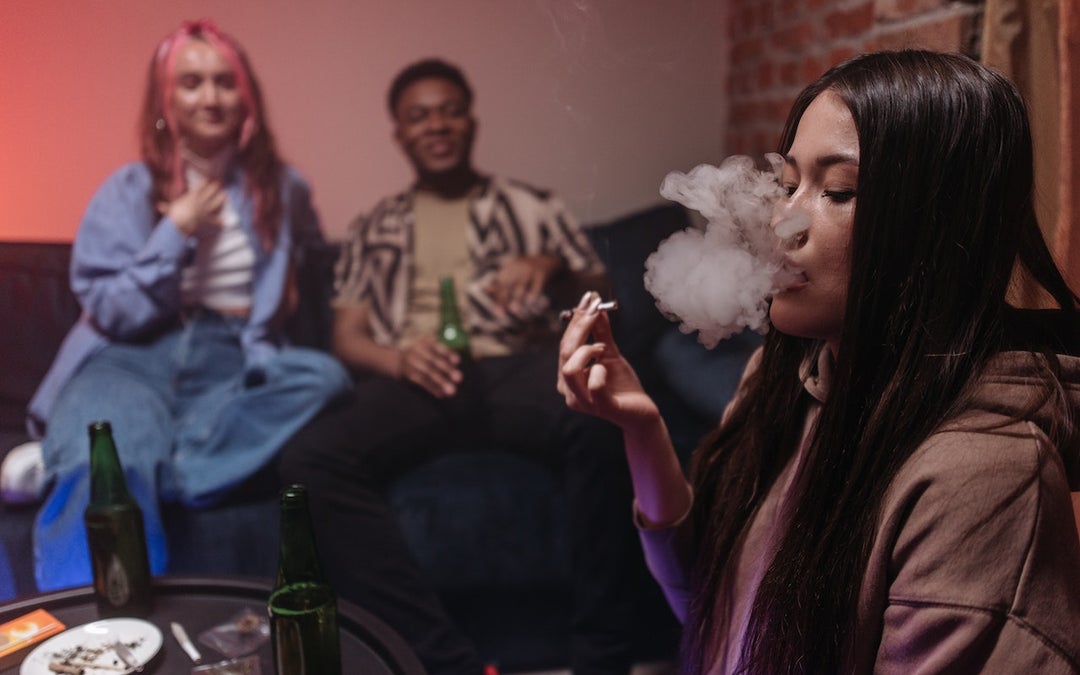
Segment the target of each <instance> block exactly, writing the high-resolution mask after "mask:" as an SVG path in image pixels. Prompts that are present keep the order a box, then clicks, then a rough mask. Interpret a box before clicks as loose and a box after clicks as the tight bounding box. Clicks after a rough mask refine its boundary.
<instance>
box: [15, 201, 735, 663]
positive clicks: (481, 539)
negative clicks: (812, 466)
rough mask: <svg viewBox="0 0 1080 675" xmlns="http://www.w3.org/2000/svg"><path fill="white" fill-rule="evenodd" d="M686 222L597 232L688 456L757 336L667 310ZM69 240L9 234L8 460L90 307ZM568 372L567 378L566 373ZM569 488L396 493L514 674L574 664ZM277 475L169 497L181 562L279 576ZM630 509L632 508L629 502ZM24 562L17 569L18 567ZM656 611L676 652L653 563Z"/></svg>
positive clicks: (302, 315)
mask: <svg viewBox="0 0 1080 675" xmlns="http://www.w3.org/2000/svg"><path fill="white" fill-rule="evenodd" d="M686 225H687V219H686V215H685V213H684V212H683V211H682V210H681V208H679V207H677V206H673V205H663V206H658V207H655V208H652V209H648V210H645V211H642V212H638V213H635V214H631V215H629V216H627V217H625V218H620V219H617V220H615V221H612V222H610V223H603V224H599V225H597V226H595V227H591V228H589V229H588V233H589V237H590V239H591V240H592V242H593V244H594V246H595V247H596V249H597V251H598V253H599V254H600V256H601V258H603V259H604V261H605V263H606V264H607V265H608V267H609V270H610V271H611V281H612V288H611V289H603V290H604V291H605V292H604V295H605V297H608V296H610V295H613V296H614V297H616V298H617V299H618V300H619V303H620V309H619V310H618V311H617V312H616V313H615V314H614V315H613V320H614V322H615V331H616V333H617V337H618V338H619V341H620V344H621V346H622V349H623V351H624V353H625V354H626V355H627V357H628V359H630V361H631V362H632V363H633V364H634V366H635V368H636V369H637V370H638V373H639V375H640V376H641V378H642V381H643V383H644V384H645V386H646V387H647V388H648V390H649V391H650V393H652V394H653V396H654V397H655V398H656V399H657V401H658V403H659V404H660V406H661V409H662V411H663V413H664V415H665V419H666V420H667V422H668V425H669V427H670V429H671V431H672V435H673V438H674V440H675V443H676V446H677V448H678V450H679V451H680V453H681V454H682V455H683V456H684V457H685V456H686V455H687V454H688V453H689V450H690V449H691V448H692V447H693V445H694V443H695V442H696V440H697V439H698V438H699V437H700V436H701V435H702V434H703V433H704V432H705V431H706V430H707V429H708V427H709V425H710V424H711V423H712V421H713V420H715V418H716V416H717V415H718V413H719V410H720V409H721V408H722V406H723V404H724V403H725V402H726V400H727V398H728V397H729V395H730V392H731V391H732V389H733V387H734V384H735V382H736V380H737V378H738V375H739V373H740V372H741V369H742V366H743V363H744V362H745V359H746V357H747V355H748V354H749V352H750V351H751V350H752V348H753V346H754V344H756V339H755V338H753V337H745V338H738V339H736V340H734V341H731V342H729V343H726V344H724V345H722V347H721V348H718V349H717V350H713V351H711V352H710V351H706V350H705V349H704V348H702V347H701V346H700V345H698V344H697V343H696V342H695V341H694V339H693V337H692V336H686V335H683V334H681V333H679V332H678V330H677V329H676V327H675V326H674V324H672V323H670V322H668V321H667V320H665V319H664V318H663V317H661V316H660V314H659V313H658V312H657V310H656V308H655V306H654V305H653V303H652V300H651V298H650V296H649V295H648V293H647V292H646V291H645V290H644V288H643V285H642V270H643V265H644V260H645V258H646V257H647V256H648V254H649V253H651V252H652V251H653V250H655V249H656V246H657V244H658V243H659V242H660V241H661V240H662V239H663V238H664V237H666V236H667V235H669V234H671V233H672V232H674V231H676V230H678V229H681V228H683V227H685V226H686ZM336 251H337V249H336V247H335V246H334V245H327V246H325V247H320V248H318V249H314V250H310V251H308V252H307V253H306V256H305V260H306V263H305V265H304V268H303V270H302V271H301V274H300V279H299V281H300V285H301V296H302V298H303V301H302V306H301V309H300V311H299V313H298V314H297V316H296V317H295V318H294V319H293V321H292V324H291V326H290V335H291V337H292V339H293V341H294V342H296V343H299V344H304V345H309V346H314V347H319V348H326V347H327V345H328V339H329V337H328V336H329V326H330V319H331V313H330V309H329V305H328V300H329V295H330V292H331V280H332V264H333V261H334V259H335V257H336ZM69 257H70V246H69V245H68V244H41V243H14V242H0V321H2V324H3V326H4V328H3V330H2V332H0V456H2V455H3V454H4V453H6V452H7V451H8V450H9V449H10V448H12V447H14V446H15V445H17V444H18V443H20V442H22V441H24V440H26V436H25V432H24V431H23V412H24V409H25V406H26V402H27V401H28V399H29V397H30V395H31V394H32V393H33V391H34V388H35V387H36V385H37V383H38V381H39V380H40V378H41V377H42V375H43V373H44V372H45V370H46V368H47V367H48V365H49V363H50V362H51V360H52V357H53V356H54V354H55V353H56V350H57V347H58V346H59V343H60V340H61V339H62V338H63V336H64V334H65V333H66V331H67V329H68V328H69V327H70V325H71V324H72V322H74V320H75V318H76V316H77V315H78V305H77V304H76V302H75V299H74V298H73V297H72V295H71V293H70V291H69V290H68V262H69ZM552 379H554V373H553V374H552ZM560 489H561V488H560V484H559V482H558V480H557V479H556V477H555V476H553V475H551V474H549V473H548V472H547V471H546V470H544V469H542V468H540V467H538V466H535V465H533V464H530V463H528V462H525V461H524V460H521V459H517V458H515V457H510V456H506V455H503V454H495V453H484V452H479V451H478V452H477V453H475V454H464V455H455V456H453V457H448V458H444V459H441V460H439V461H436V462H433V463H431V464H429V465H426V466H424V467H422V468H420V469H419V470H417V471H415V472H413V473H411V474H409V475H407V476H405V477H404V478H403V479H401V480H400V481H399V482H398V483H397V484H396V485H395V486H394V487H393V489H392V492H391V495H390V499H391V502H392V504H393V506H394V509H395V511H396V512H397V514H398V516H399V518H400V520H401V523H402V525H403V528H404V530H405V533H406V536H407V537H408V539H409V541H410V544H411V545H412V547H413V548H414V550H415V552H416V554H417V556H418V558H419V559H420V561H421V564H422V566H423V567H424V568H425V569H426V570H427V571H428V572H429V574H430V576H431V579H432V580H433V582H434V583H435V585H436V587H437V588H438V590H439V591H440V593H441V594H442V596H443V597H444V599H445V601H446V603H447V606H448V608H449V610H450V611H451V613H452V614H453V615H454V616H455V618H456V619H457V620H458V621H459V622H460V623H461V625H462V626H463V627H464V628H465V630H466V631H467V632H468V633H469V634H470V635H472V636H473V638H474V639H475V641H476V642H477V644H478V646H479V647H480V649H481V651H482V653H483V655H484V656H485V657H486V658H489V659H491V660H493V661H496V662H498V663H499V664H500V665H501V666H502V668H503V669H504V670H520V669H533V668H549V667H558V666H561V665H565V663H566V654H567V636H568V607H569V582H568V577H569V562H568V558H569V555H568V551H567V543H566V537H565V525H566V519H567V517H568V516H567V514H566V513H565V510H564V508H563V506H562V501H561V499H560ZM275 494H276V484H275V481H274V478H273V472H272V470H271V469H268V470H267V471H265V472H263V474H262V475H258V476H255V477H253V478H252V479H251V480H250V481H249V482H248V483H247V484H245V485H244V486H242V487H241V488H239V489H238V490H237V491H236V493H235V494H233V495H232V496H231V497H230V498H229V499H228V500H227V501H226V502H225V503H223V504H220V505H218V506H216V507H213V508H209V509H205V510H198V511H196V510H188V509H184V508H181V507H177V506H169V507H166V510H165V514H164V515H165V522H166V528H167V531H168V535H169V541H170V551H171V555H172V560H171V564H170V573H173V574H185V575H190V574H205V575H213V576H244V577H254V578H261V579H264V580H270V579H271V578H272V577H273V574H274V572H275V569H276V564H277V507H276V499H275ZM0 509H2V510H0V543H2V544H3V547H4V548H6V552H7V553H6V558H5V556H4V555H2V554H3V550H2V549H0V599H2V597H3V595H4V594H5V593H6V594H8V595H11V594H15V595H26V594H29V593H33V592H34V591H35V589H34V586H33V577H32V572H31V553H30V551H31V545H30V531H31V526H32V522H33V518H34V514H35V507H33V506H11V505H3V506H0ZM627 517H629V505H627ZM9 567H10V570H9V569H8V568H9ZM640 586H641V595H642V598H641V602H642V603H643V604H642V610H641V611H642V613H643V615H645V616H647V617H648V620H647V621H646V622H644V623H645V624H646V625H644V626H643V631H642V632H643V635H642V639H641V641H640V653H639V656H640V658H642V659H654V658H665V657H670V656H671V654H672V653H673V650H674V646H675V641H676V639H677V625H676V623H675V621H674V619H673V618H672V616H671V614H670V612H669V610H667V608H666V606H665V605H664V604H663V600H662V599H661V596H660V594H659V592H658V591H657V589H656V587H655V584H653V583H652V582H651V580H649V579H648V578H647V577H646V575H645V574H644V572H642V580H641V584H640Z"/></svg>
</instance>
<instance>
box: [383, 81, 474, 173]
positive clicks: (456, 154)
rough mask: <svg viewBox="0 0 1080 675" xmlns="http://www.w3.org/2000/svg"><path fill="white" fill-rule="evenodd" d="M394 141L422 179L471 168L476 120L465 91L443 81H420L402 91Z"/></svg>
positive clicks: (395, 111)
mask: <svg viewBox="0 0 1080 675" xmlns="http://www.w3.org/2000/svg"><path fill="white" fill-rule="evenodd" d="M394 124H395V127H394V139H395V140H396V141H397V142H398V145H400V146H401V149H402V150H403V151H404V152H405V155H406V156H407V157H408V158H409V161H410V162H411V163H412V165H413V167H414V168H415V169H416V172H417V173H418V174H420V175H421V176H430V175H438V174H443V173H447V172H451V171H455V170H458V169H462V168H465V167H468V166H469V160H470V155H471V153H472V143H473V135H474V133H475V131H476V121H475V120H474V119H473V117H472V112H471V111H470V110H469V106H468V105H467V104H466V102H465V92H463V91H462V90H461V89H460V88H459V87H458V86H457V85H455V84H454V83H452V82H450V81H449V80H444V79H442V78H435V77H430V78H426V79H423V80H417V81H416V82H413V83H412V84H411V85H409V86H408V87H406V88H405V90H404V91H403V92H401V98H400V99H399V100H398V103H397V108H396V109H395V110H394Z"/></svg>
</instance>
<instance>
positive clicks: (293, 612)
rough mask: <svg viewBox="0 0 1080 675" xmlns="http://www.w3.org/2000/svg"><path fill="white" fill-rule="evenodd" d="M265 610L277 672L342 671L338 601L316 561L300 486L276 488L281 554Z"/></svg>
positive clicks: (335, 674)
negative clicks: (279, 517)
mask: <svg viewBox="0 0 1080 675" xmlns="http://www.w3.org/2000/svg"><path fill="white" fill-rule="evenodd" d="M269 610H270V636H271V641H272V644H273V650H274V668H275V670H276V671H277V674H278V675H341V642H340V636H339V634H338V620H337V599H336V598H335V597H334V592H333V590H331V588H330V585H329V584H328V583H326V579H325V578H324V577H323V573H322V567H321V566H320V565H319V555H318V552H317V551H316V548H315V533H314V532H313V530H312V527H311V514H310V513H309V512H308V497H307V489H306V488H305V487H304V486H303V485H290V486H289V487H287V488H285V489H284V490H282V491H281V554H280V557H279V558H278V574H277V583H276V584H275V586H274V590H273V591H272V592H271V593H270V603H269Z"/></svg>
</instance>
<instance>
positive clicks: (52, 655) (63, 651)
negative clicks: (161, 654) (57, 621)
mask: <svg viewBox="0 0 1080 675" xmlns="http://www.w3.org/2000/svg"><path fill="white" fill-rule="evenodd" d="M117 640H119V641H121V642H123V643H124V644H125V645H127V646H128V647H129V648H130V649H131V651H132V653H134V654H135V659H136V660H137V661H138V662H139V664H145V663H146V662H147V661H149V660H150V659H152V658H154V654H157V653H158V650H159V649H161V631H160V630H158V629H157V626H155V625H154V624H152V623H149V622H146V621H143V620H142V619H102V620H101V621H94V622H93V623H87V624H83V625H81V626H76V627H75V628H70V629H68V630H66V631H64V632H63V633H60V634H59V635H54V636H52V637H51V638H49V639H48V640H46V641H45V642H42V643H41V644H40V645H38V646H37V648H36V649H35V650H34V651H32V652H30V655H29V656H27V657H26V659H25V660H24V661H23V662H22V667H21V668H20V669H19V675H56V674H55V673H54V672H53V671H51V670H49V664H50V663H52V662H53V661H58V662H60V663H64V658H65V657H74V658H73V659H72V662H71V664H72V665H75V661H78V662H80V663H85V664H91V665H88V666H86V667H85V670H83V675H118V673H130V672H133V671H132V670H131V669H129V668H127V667H126V666H125V665H124V662H123V661H121V660H120V657H119V656H117V655H116V652H115V651H113V649H112V647H110V646H109V645H111V644H112V643H114V642H116V641H117ZM94 666H98V667H96V668H95V667H94Z"/></svg>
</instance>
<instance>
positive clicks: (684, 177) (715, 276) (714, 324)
mask: <svg viewBox="0 0 1080 675" xmlns="http://www.w3.org/2000/svg"><path fill="white" fill-rule="evenodd" d="M766 158H767V159H768V161H769V163H770V165H771V167H772V170H770V171H761V170H759V169H757V168H756V167H755V166H754V161H753V159H751V158H750V157H747V156H744V155H736V156H733V157H729V158H727V159H726V160H724V161H723V162H722V163H721V165H720V166H719V167H715V166H710V165H708V164H702V165H699V166H697V167H695V168H694V169H693V170H692V171H690V173H689V174H684V173H682V172H679V171H674V172H672V173H669V174H668V175H667V176H666V177H665V178H664V182H663V183H662V184H661V186H660V194H661V195H662V196H663V197H665V198H667V199H670V200H672V201H676V202H679V203H680V204H682V205H683V206H686V207H687V208H691V209H694V210H696V211H698V212H699V213H701V215H702V216H704V217H705V219H706V221H707V223H706V226H705V228H704V230H701V229H698V228H693V227H691V228H687V229H686V230H683V231H682V232H676V233H675V234H673V235H671V236H670V237H668V238H667V239H665V240H664V241H663V242H661V243H660V246H659V247H658V248H657V249H656V252H655V253H653V254H652V255H650V256H649V258H648V259H647V260H646V261H645V288H646V289H647V290H648V291H649V292H650V293H652V295H653V297H655V298H656V305H657V307H658V308H659V309H660V311H661V312H662V313H663V314H664V315H665V316H667V317H668V318H669V319H671V320H673V321H678V322H679V329H680V330H681V331H683V332H684V333H692V332H694V331H695V330H696V331H698V340H699V341H700V342H701V343H702V344H703V345H705V346H706V347H708V348H710V349H711V348H712V347H715V346H716V344H717V343H718V342H720V340H723V339H724V338H727V337H729V336H731V335H734V334H735V333H738V332H740V331H742V330H743V329H744V328H750V329H751V330H756V331H758V332H761V333H764V332H765V331H766V330H767V329H768V298H769V297H770V296H772V294H773V293H775V292H777V291H778V290H780V289H781V288H783V287H784V285H785V284H787V283H790V282H791V281H792V279H793V278H794V276H795V275H797V274H798V273H799V271H798V270H791V269H787V268H786V267H785V266H784V260H783V258H782V251H781V247H782V246H783V245H784V241H785V240H787V239H789V238H791V237H794V236H796V235H798V234H799V233H800V232H802V231H803V230H805V229H806V228H807V227H808V226H809V219H808V218H807V217H806V216H805V214H800V215H797V216H794V217H790V218H787V219H785V220H784V221H782V222H780V223H778V224H777V227H776V230H775V231H774V230H773V228H772V226H771V225H770V221H771V219H772V211H773V205H774V204H775V203H776V201H777V200H778V199H780V197H781V196H783V194H784V190H783V188H782V187H781V186H780V183H779V180H778V175H779V170H780V163H781V162H782V160H781V158H780V156H779V155H776V154H769V155H766Z"/></svg>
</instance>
